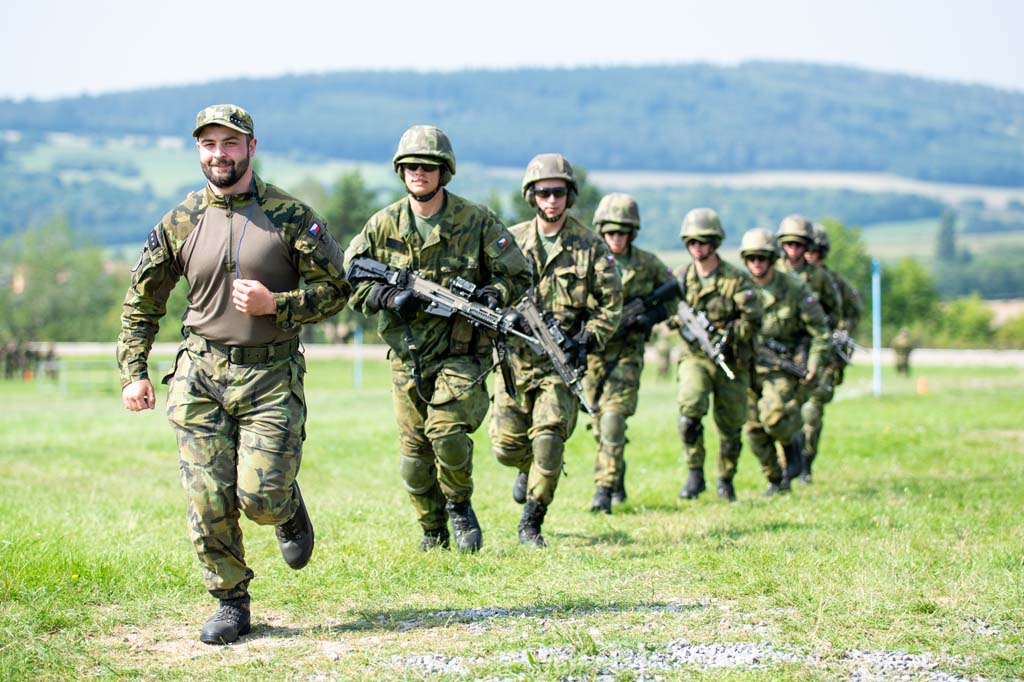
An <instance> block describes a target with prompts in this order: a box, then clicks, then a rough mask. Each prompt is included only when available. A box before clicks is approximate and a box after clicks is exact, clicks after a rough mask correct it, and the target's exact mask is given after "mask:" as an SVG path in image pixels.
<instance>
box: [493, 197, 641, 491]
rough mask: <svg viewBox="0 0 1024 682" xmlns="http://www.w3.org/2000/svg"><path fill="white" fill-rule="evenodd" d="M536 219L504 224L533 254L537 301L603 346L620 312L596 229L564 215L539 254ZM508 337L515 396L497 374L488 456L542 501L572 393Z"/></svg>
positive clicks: (543, 360) (571, 424)
mask: <svg viewBox="0 0 1024 682" xmlns="http://www.w3.org/2000/svg"><path fill="white" fill-rule="evenodd" d="M539 224H540V221H539V219H538V218H534V219H533V220H531V221H529V222H525V223H520V224H518V225H516V226H514V227H512V228H511V229H510V232H511V233H512V235H513V236H514V237H515V240H516V243H518V244H519V247H520V248H521V249H522V250H523V253H525V254H526V256H527V257H528V258H530V259H531V260H532V261H533V266H534V272H536V273H537V275H536V277H535V295H536V302H537V305H538V306H540V307H541V308H544V309H546V310H550V311H551V312H552V313H554V315H555V318H556V319H557V320H558V322H559V324H560V326H561V327H562V329H564V330H565V331H566V333H567V335H569V336H575V335H576V334H578V333H579V332H580V331H581V330H583V329H586V330H587V331H589V332H590V333H592V334H593V335H594V337H595V340H596V344H597V345H596V348H598V349H600V348H603V347H604V345H605V343H606V342H607V341H608V339H609V338H610V337H611V335H612V333H613V332H614V331H615V328H616V325H617V324H618V322H619V315H620V314H621V312H622V282H621V280H620V279H619V274H618V272H616V270H615V259H614V258H613V257H612V256H611V254H610V253H609V252H608V248H607V246H605V243H604V241H602V240H601V238H600V237H598V236H597V235H595V234H594V233H593V232H591V231H590V230H588V229H587V228H586V227H584V226H583V225H582V224H581V223H580V222H579V221H578V220H576V219H575V218H573V217H571V216H569V217H568V218H567V219H566V222H565V224H564V225H563V226H562V228H561V230H560V231H559V232H558V240H557V243H556V245H555V247H554V249H553V250H552V251H550V252H549V253H548V254H547V259H546V260H545V259H544V256H543V254H542V252H541V249H540V244H539V239H538V237H537V230H538V228H539ZM510 345H511V347H512V353H510V364H511V366H512V370H513V374H514V376H515V382H516V386H515V388H516V398H514V399H513V398H512V397H510V396H509V395H508V393H507V391H506V390H505V388H504V380H503V379H502V378H501V377H500V376H499V377H498V380H497V381H496V383H495V389H494V411H493V414H492V416H491V423H490V427H489V431H490V436H491V442H492V444H493V447H494V456H495V457H496V458H497V460H498V461H499V462H501V463H502V464H504V465H505V466H509V467H515V468H517V469H519V470H520V471H523V472H526V471H528V472H529V478H528V483H527V500H528V501H533V502H535V503H538V504H540V505H543V507H544V508H546V507H547V506H548V505H550V504H551V501H552V500H553V499H554V495H555V488H556V487H557V486H558V477H559V476H560V475H561V473H562V466H563V457H562V455H563V448H564V442H565V440H566V439H568V438H569V436H570V435H572V432H573V430H574V429H575V428H576V414H577V412H578V411H579V400H578V399H577V398H576V395H575V394H574V393H573V392H572V391H571V390H570V389H569V388H568V387H566V386H565V385H564V384H563V383H562V380H561V378H560V377H559V376H558V373H557V372H555V370H554V368H553V367H552V366H551V362H550V361H549V360H548V359H547V357H546V356H544V355H538V354H536V353H534V352H533V351H532V350H531V349H530V348H529V347H528V346H527V345H526V344H525V343H523V342H521V341H518V340H513V342H512V343H511V344H510ZM538 441H542V443H543V446H542V447H538Z"/></svg>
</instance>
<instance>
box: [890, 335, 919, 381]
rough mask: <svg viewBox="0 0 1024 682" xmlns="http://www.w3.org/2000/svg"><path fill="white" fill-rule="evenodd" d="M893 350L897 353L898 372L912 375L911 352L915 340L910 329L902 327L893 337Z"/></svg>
mask: <svg viewBox="0 0 1024 682" xmlns="http://www.w3.org/2000/svg"><path fill="white" fill-rule="evenodd" d="M892 350H893V353H894V354H895V355H896V373H897V374H902V375H903V376H910V352H911V351H912V350H914V342H913V340H912V339H911V338H910V330H909V329H907V328H906V327H900V331H899V333H898V334H896V336H894V337H893V338H892Z"/></svg>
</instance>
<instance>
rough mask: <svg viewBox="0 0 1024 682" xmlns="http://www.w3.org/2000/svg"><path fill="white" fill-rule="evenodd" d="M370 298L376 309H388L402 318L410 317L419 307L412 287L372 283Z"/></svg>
mask: <svg viewBox="0 0 1024 682" xmlns="http://www.w3.org/2000/svg"><path fill="white" fill-rule="evenodd" d="M370 299H371V302H372V303H373V305H374V306H376V308H377V310H390V311H391V312H393V313H395V314H396V315H398V316H399V317H403V318H409V317H412V316H413V315H415V314H416V311H417V310H419V308H420V301H419V299H418V298H417V297H416V293H415V292H414V291H413V290H412V289H402V288H399V287H396V286H392V285H390V284H376V285H374V287H373V290H372V291H371V292H370Z"/></svg>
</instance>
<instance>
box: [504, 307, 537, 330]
mask: <svg viewBox="0 0 1024 682" xmlns="http://www.w3.org/2000/svg"><path fill="white" fill-rule="evenodd" d="M503 315H504V316H505V321H506V323H507V324H508V326H509V329H515V330H516V331H517V332H522V333H523V334H527V335H529V334H532V333H533V330H532V329H530V326H529V325H528V324H526V318H525V317H523V314H522V313H521V312H519V311H518V310H516V309H515V308H505V311H504V313H503Z"/></svg>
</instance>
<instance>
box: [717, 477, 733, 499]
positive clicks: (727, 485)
mask: <svg viewBox="0 0 1024 682" xmlns="http://www.w3.org/2000/svg"><path fill="white" fill-rule="evenodd" d="M718 499H720V500H728V501H729V502H735V501H736V489H735V488H733V487H732V481H731V480H729V479H728V478H720V479H718Z"/></svg>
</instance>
